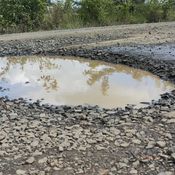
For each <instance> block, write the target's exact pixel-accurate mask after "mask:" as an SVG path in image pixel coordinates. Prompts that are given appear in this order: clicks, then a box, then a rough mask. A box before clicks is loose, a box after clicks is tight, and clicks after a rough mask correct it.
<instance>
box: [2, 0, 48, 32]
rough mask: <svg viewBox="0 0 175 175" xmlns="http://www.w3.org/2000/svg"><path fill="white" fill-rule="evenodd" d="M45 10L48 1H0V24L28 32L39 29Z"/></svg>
mask: <svg viewBox="0 0 175 175" xmlns="http://www.w3.org/2000/svg"><path fill="white" fill-rule="evenodd" d="M45 10H46V0H0V23H1V25H2V26H4V27H9V26H11V25H15V26H20V29H21V30H22V31H28V30H31V29H34V28H37V27H39V25H40V23H41V22H42V20H43V17H44V13H45Z"/></svg>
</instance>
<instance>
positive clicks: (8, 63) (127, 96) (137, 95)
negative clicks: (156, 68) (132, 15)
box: [0, 56, 174, 108]
mask: <svg viewBox="0 0 175 175" xmlns="http://www.w3.org/2000/svg"><path fill="white" fill-rule="evenodd" d="M0 86H1V87H3V88H9V91H5V92H0V95H1V96H5V95H7V96H9V97H10V98H19V97H23V98H27V99H32V100H34V101H35V100H37V99H42V98H43V99H44V100H43V103H49V104H54V105H79V104H91V105H99V106H101V107H106V108H112V107H123V106H125V105H126V104H137V105H139V102H141V101H147V102H150V101H151V100H152V99H158V98H159V97H160V94H161V93H164V92H167V91H170V90H172V89H173V87H174V86H173V84H171V83H169V82H165V81H162V80H160V79H159V78H158V77H157V76H155V75H152V74H151V73H149V72H145V71H142V70H138V69H134V68H130V67H128V66H124V65H114V64H108V63H105V62H100V61H89V60H85V59H80V58H74V57H72V58H70V57H69V58H63V57H52V58H51V57H50V58H49V57H34V56H33V57H11V58H1V59H0Z"/></svg>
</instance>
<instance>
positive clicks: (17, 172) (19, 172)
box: [16, 169, 26, 175]
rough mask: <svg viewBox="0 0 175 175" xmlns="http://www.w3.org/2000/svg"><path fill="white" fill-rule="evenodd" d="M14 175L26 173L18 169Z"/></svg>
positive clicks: (24, 174)
mask: <svg viewBox="0 0 175 175" xmlns="http://www.w3.org/2000/svg"><path fill="white" fill-rule="evenodd" d="M16 174H17V175H26V171H25V170H20V169H19V170H17V171H16Z"/></svg>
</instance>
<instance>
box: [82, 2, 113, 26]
mask: <svg viewBox="0 0 175 175" xmlns="http://www.w3.org/2000/svg"><path fill="white" fill-rule="evenodd" d="M80 6H81V8H80V10H79V13H80V16H81V18H82V19H83V21H84V23H85V24H88V23H91V24H92V23H94V24H98V25H107V24H108V23H109V22H110V17H112V14H113V11H114V2H113V0H82V1H81V2H80Z"/></svg>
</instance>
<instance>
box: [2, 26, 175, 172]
mask: <svg viewBox="0 0 175 175" xmlns="http://www.w3.org/2000/svg"><path fill="white" fill-rule="evenodd" d="M174 29H175V23H158V24H141V25H124V26H112V27H100V28H90V29H78V30H67V31H50V32H36V33H27V34H12V35H2V36H0V56H10V55H13V56H14V55H73V56H82V57H86V58H89V59H99V60H104V61H108V62H112V63H115V64H117V63H122V64H126V65H129V66H133V67H136V68H141V69H144V70H148V71H150V72H152V73H154V74H156V75H158V76H160V77H161V78H163V79H165V80H170V81H171V82H173V83H175V55H174V48H175V46H174V43H175V30H174ZM0 111H1V112H0V175H7V174H8V175H14V174H19V175H26V174H29V175H34V174H35V175H52V174H53V175H73V174H76V175H78V174H80V175H86V174H90V175H132V174H133V175H134V174H135V175H136V174H139V175H174V174H175V92H172V93H169V94H168V93H167V94H164V95H162V98H161V99H160V100H159V101H158V102H153V104H150V106H149V107H147V108H142V109H134V108H133V107H132V106H126V108H125V109H111V110H109V109H102V108H100V107H97V106H94V107H92V106H76V107H70V106H48V105H40V104H39V102H36V103H32V104H28V103H26V102H24V101H23V100H22V99H19V100H13V101H10V100H8V99H5V98H1V99H0Z"/></svg>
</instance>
